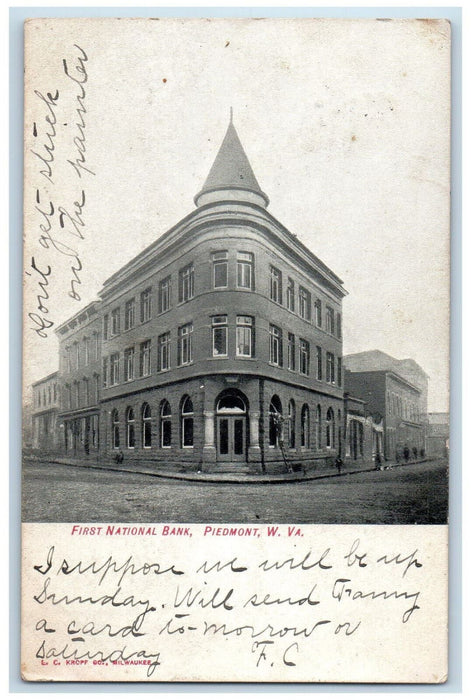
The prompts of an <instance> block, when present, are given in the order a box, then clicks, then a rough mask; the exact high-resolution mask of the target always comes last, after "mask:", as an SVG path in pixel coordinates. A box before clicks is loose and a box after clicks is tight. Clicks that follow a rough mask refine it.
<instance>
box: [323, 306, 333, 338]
mask: <svg viewBox="0 0 471 700" xmlns="http://www.w3.org/2000/svg"><path fill="white" fill-rule="evenodd" d="M325 329H326V331H327V333H331V334H332V335H333V334H334V310H333V309H332V308H331V307H330V306H326V307H325Z"/></svg>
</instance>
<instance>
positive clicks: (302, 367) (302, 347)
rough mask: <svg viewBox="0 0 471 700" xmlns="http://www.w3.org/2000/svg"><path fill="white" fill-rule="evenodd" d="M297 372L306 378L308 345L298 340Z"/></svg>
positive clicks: (307, 371) (304, 341)
mask: <svg viewBox="0 0 471 700" xmlns="http://www.w3.org/2000/svg"><path fill="white" fill-rule="evenodd" d="M299 371H300V372H301V374H305V375H306V376H307V375H308V374H309V343H308V341H307V340H303V339H302V338H300V339H299Z"/></svg>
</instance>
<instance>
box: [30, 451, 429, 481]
mask: <svg viewBox="0 0 471 700" xmlns="http://www.w3.org/2000/svg"><path fill="white" fill-rule="evenodd" d="M28 459H32V460H35V461H38V462H47V463H54V464H63V465H64V466H71V467H82V468H88V469H98V470H103V471H119V472H129V473H132V474H147V475H149V476H154V477H158V478H164V479H176V480H180V481H205V482H208V483H221V482H229V483H283V482H289V481H295V482H297V481H313V480H316V479H326V478H331V477H338V478H340V477H342V476H347V475H348V474H358V473H360V472H370V471H375V470H377V468H376V467H375V466H374V465H372V464H371V462H369V463H359V464H358V465H355V466H354V467H353V466H352V465H350V464H349V465H344V466H343V467H342V469H341V471H340V472H339V471H338V470H337V468H336V467H327V468H323V469H319V470H316V471H311V472H306V473H304V472H303V471H294V472H284V473H280V474H263V473H257V474H255V473H248V472H247V470H242V471H241V472H237V471H236V470H235V469H234V470H232V471H228V472H204V471H199V470H198V468H195V467H194V466H193V465H191V467H190V466H189V465H184V464H182V465H180V466H175V467H174V468H173V469H172V470H167V469H165V468H162V467H161V466H159V465H157V464H156V463H155V462H134V463H131V462H128V463H126V460H124V461H123V462H122V463H120V464H116V462H114V461H113V460H107V461H104V460H103V461H100V462H97V461H95V460H93V459H91V458H87V459H77V458H72V457H71V458H65V457H52V458H51V457H49V458H46V457H40V456H37V455H35V456H33V457H28ZM428 461H430V458H427V457H425V458H421V459H417V460H414V461H409V462H385V463H383V464H382V465H381V467H380V469H379V470H378V471H383V470H386V469H393V468H396V467H404V466H413V465H415V464H422V463H423V462H428Z"/></svg>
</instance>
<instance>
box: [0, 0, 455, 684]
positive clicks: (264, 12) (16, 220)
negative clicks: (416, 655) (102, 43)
mask: <svg viewBox="0 0 471 700" xmlns="http://www.w3.org/2000/svg"><path fill="white" fill-rule="evenodd" d="M158 13H159V14H160V15H161V16H175V15H178V16H183V15H184V16H208V15H212V16H226V17H235V16H249V17H250V16H272V17H273V16H289V17H297V16H310V17H316V16H323V17H327V16H329V17H332V16H343V17H375V16H377V15H378V14H380V15H382V16H386V15H387V16H391V17H395V16H396V17H397V16H401V17H420V16H423V17H430V16H436V17H447V18H449V19H450V20H451V21H452V41H453V45H452V52H453V53H452V56H453V58H452V81H453V105H454V110H453V117H452V166H453V171H452V192H453V198H452V302H453V307H452V318H451V320H452V324H453V325H452V328H453V337H452V346H451V357H452V373H451V374H452V376H451V386H452V403H451V412H452V416H453V423H452V442H453V443H454V445H455V447H454V449H453V450H452V454H451V463H450V466H451V470H450V490H451V500H450V528H451V529H450V591H451V593H452V599H451V602H452V601H453V600H454V599H455V597H456V596H457V594H459V588H460V585H459V574H460V567H459V550H460V544H461V543H460V536H459V525H460V521H461V517H460V516H461V512H460V503H459V500H460V498H459V497H460V494H459V486H460V477H461V474H460V454H459V447H458V441H459V433H460V430H459V419H460V415H459V414H460V407H459V390H458V387H459V381H460V376H458V375H459V374H460V372H459V338H457V337H456V335H457V332H458V334H459V327H457V326H459V318H458V314H459V301H460V299H459V297H460V279H459V270H458V269H457V268H458V265H457V262H458V258H459V254H460V244H461V241H460V236H459V230H458V229H459V218H460V216H459V201H458V200H459V191H460V181H459V152H460V147H461V145H460V135H459V134H460V123H459V122H460V114H459V113H458V114H457V112H459V102H460V90H459V84H458V83H459V77H460V76H459V59H460V45H459V40H460V36H459V35H460V30H461V16H460V15H461V13H460V11H459V8H448V9H446V8H405V9H402V10H399V8H374V7H373V8H315V9H314V10H313V8H305V9H304V8H298V10H292V9H287V8H254V7H249V8H245V9H243V8H207V9H204V10H203V9H201V8H165V9H162V8H159V9H158ZM155 14H156V8H140V9H139V10H136V9H134V8H124V7H114V8H95V9H92V8H77V7H73V8H57V9H56V10H55V11H54V12H51V9H50V8H48V9H46V8H41V7H35V8H13V9H12V10H11V13H10V20H11V29H10V32H11V34H10V41H11V48H10V54H11V59H12V60H11V66H10V75H11V85H10V90H11V112H12V117H13V118H12V121H11V123H12V133H11V136H12V151H13V154H14V156H15V155H18V157H16V158H15V157H14V158H13V159H12V162H11V164H10V168H11V182H12V195H11V200H12V201H11V209H12V214H13V216H12V230H11V268H12V273H13V274H12V282H11V284H12V291H13V294H12V302H11V304H12V305H11V317H12V319H13V320H12V328H11V343H12V348H13V350H14V348H15V347H16V348H17V349H18V339H19V338H21V327H19V326H20V323H19V322H18V320H17V321H16V322H15V319H20V318H21V311H19V312H18V309H19V308H20V306H21V299H20V295H19V294H18V289H19V280H20V279H21V277H20V276H21V270H20V269H18V268H20V267H21V262H19V261H18V258H20V256H21V235H18V232H19V231H21V188H17V187H16V185H17V183H18V181H21V175H22V174H21V167H20V163H21V142H22V120H21V114H22V112H21V110H22V106H21V105H20V104H19V102H21V98H20V100H18V91H19V92H20V93H21V82H22V69H21V60H20V61H19V65H18V59H16V60H15V58H16V57H18V56H21V53H22V46H21V45H19V44H21V42H18V37H19V36H20V33H21V32H22V21H23V19H24V18H26V17H31V16H37V17H45V16H48V17H59V16H69V17H73V16H75V17H77V16H81V17H92V16H116V15H119V16H140V17H145V16H152V15H155ZM15 115H16V116H15ZM18 127H19V128H18ZM18 136H19V139H18ZM18 143H19V144H20V148H17V146H18ZM18 176H19V178H20V180H19V179H18ZM18 195H19V197H18ZM15 200H17V201H15ZM18 202H19V209H18V207H17V204H18ZM15 291H16V294H15ZM12 356H13V357H15V354H12ZM16 356H18V355H17V354H16ZM11 371H12V375H11V379H12V390H13V391H12V399H11V417H12V420H11V424H12V434H11V452H12V460H11V465H10V468H11V494H10V495H11V504H12V511H11V521H10V522H11V525H12V526H13V527H12V540H11V543H10V544H11V563H12V564H13V566H12V580H11V583H12V601H11V603H12V605H11V607H12V609H13V610H15V607H16V606H15V597H16V599H17V600H18V585H19V578H18V571H17V563H18V561H19V556H18V555H19V551H18V547H19V537H18V520H19V505H18V504H19V485H20V484H19V479H20V477H19V471H18V464H19V460H18V461H17V457H18V455H19V453H20V449H19V442H20V438H19V434H18V431H16V430H15V426H17V425H18V424H19V421H18V420H17V418H18V416H19V412H20V400H19V393H20V390H19V386H20V382H19V381H18V383H17V380H18V379H19V373H20V369H19V367H18V366H15V365H13V364H12V370H11ZM15 389H18V390H17V391H15ZM15 579H16V580H15ZM459 603H460V601H458V610H456V602H455V604H454V605H453V602H452V605H453V607H452V608H451V609H450V679H449V681H448V683H447V684H446V685H447V686H448V687H447V688H446V692H456V691H458V690H459V686H457V685H456V683H459V678H457V676H459V671H460V668H459V666H460V664H459V647H460V639H459V632H460V630H459V622H458V620H459V618H460V616H461V606H460V604H459ZM12 615H13V617H15V615H14V612H13V613H12ZM454 621H455V622H457V623H458V624H454ZM15 626H16V629H15ZM18 633H19V624H18V620H13V623H12V625H11V629H10V648H12V649H13V650H14V652H16V651H17V648H18V644H17V641H18ZM15 636H16V639H15ZM15 656H16V653H12V659H11V669H10V684H11V685H10V688H11V690H12V691H13V692H24V691H25V689H26V687H27V688H28V690H30V691H33V692H34V691H35V690H37V691H40V692H57V691H60V692H64V691H65V690H67V689H68V688H70V689H71V690H73V692H79V688H78V686H79V685H80V686H82V687H84V688H85V687H86V689H87V692H90V691H91V690H92V689H93V686H95V684H93V683H92V684H86V686H83V684H76V683H70V684H69V683H65V684H60V687H57V686H56V687H54V685H55V684H52V687H51V684H46V685H43V684H42V685H41V687H40V688H33V687H32V686H31V685H30V684H27V683H25V682H23V681H20V680H19V674H18V667H19V663H18V657H17V658H16V659H15V658H14V657H15ZM15 676H16V678H15ZM13 684H14V685H15V686H16V687H15V689H14V686H13ZM99 685H100V684H96V686H97V687H99ZM139 685H140V684H136V683H135V684H133V686H132V691H134V690H136V691H137V690H138V686H139ZM159 685H160V684H159ZM244 685H245V684H244ZM247 685H248V684H247ZM281 685H282V686H285V684H281ZM329 685H332V684H329ZM157 687H158V686H156V685H155V684H152V687H150V688H149V687H147V688H146V690H147V691H151V692H152V691H153V690H155V689H157ZM213 687H214V686H213ZM235 687H236V688H237V690H238V691H239V692H243V687H242V686H241V685H237V686H235ZM285 687H286V688H288V687H289V686H285ZM334 687H335V686H334ZM20 688H21V689H20ZM101 688H103V686H102V685H101ZM128 688H129V686H128ZM277 688H278V689H280V690H281V686H280V685H278V686H277ZM324 688H325V685H324V686H323V687H318V688H317V689H315V690H316V691H322V690H323V689H324ZM387 688H388V690H389V689H390V690H392V689H393V688H396V689H399V688H401V686H392V685H391V686H387ZM179 689H183V688H182V687H181V684H180V688H179ZM198 689H199V690H201V691H202V690H203V686H202V685H199V686H198ZM246 689H247V688H246ZM246 689H245V690H246ZM260 689H261V688H260V687H258V688H257V690H260ZM290 689H292V688H290ZM311 689H313V688H312V687H311ZM368 689H369V688H368V686H363V685H350V684H343V685H342V690H343V691H353V692H362V690H363V692H365V691H368ZM385 689H386V688H385ZM402 689H403V690H409V689H410V688H407V687H406V686H402ZM424 689H427V691H428V692H432V690H435V691H439V690H440V688H433V689H431V688H430V686H416V687H415V688H414V691H415V692H420V691H423V690H424ZM120 690H122V691H123V692H126V688H125V687H123V688H120V689H119V690H118V688H115V689H114V692H119V691H120ZM443 690H445V688H443ZM443 690H442V692H443ZM101 692H103V690H102V691H101ZM232 692H233V691H232Z"/></svg>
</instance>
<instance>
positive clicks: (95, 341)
mask: <svg viewBox="0 0 471 700" xmlns="http://www.w3.org/2000/svg"><path fill="white" fill-rule="evenodd" d="M93 346H94V354H95V360H98V359H99V358H100V334H99V333H98V331H95V332H94V333H93Z"/></svg>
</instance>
